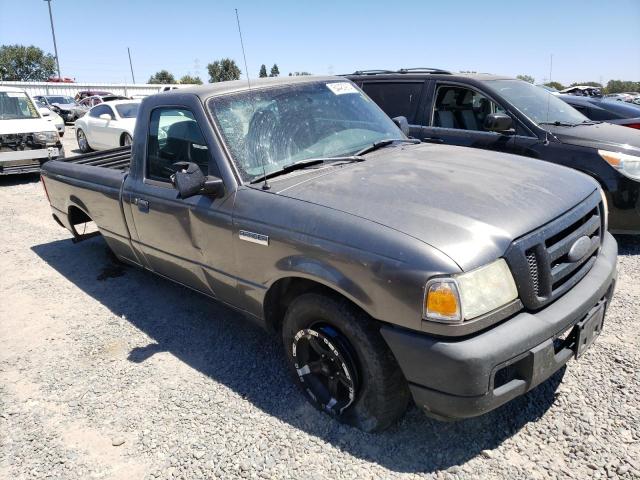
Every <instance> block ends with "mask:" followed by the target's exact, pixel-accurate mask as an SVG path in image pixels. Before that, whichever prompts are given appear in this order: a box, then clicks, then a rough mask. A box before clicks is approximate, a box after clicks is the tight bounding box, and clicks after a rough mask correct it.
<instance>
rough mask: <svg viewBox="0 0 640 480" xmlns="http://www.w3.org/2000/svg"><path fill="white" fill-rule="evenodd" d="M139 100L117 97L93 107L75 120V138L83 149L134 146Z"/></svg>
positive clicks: (87, 150)
mask: <svg viewBox="0 0 640 480" xmlns="http://www.w3.org/2000/svg"><path fill="white" fill-rule="evenodd" d="M139 106H140V102H139V101H135V100H116V101H112V102H107V103H101V104H99V105H97V106H95V107H93V108H92V109H91V110H89V112H88V113H87V114H86V115H85V116H83V117H82V118H80V119H78V120H77V121H76V139H77V140H78V147H79V148H80V151H81V152H84V153H87V152H90V151H91V150H107V149H109V148H115V147H119V146H123V145H131V139H132V138H133V131H134V129H135V126H136V115H137V114H138V107H139Z"/></svg>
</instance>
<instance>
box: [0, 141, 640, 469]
mask: <svg viewBox="0 0 640 480" xmlns="http://www.w3.org/2000/svg"><path fill="white" fill-rule="evenodd" d="M67 138H68V140H67V143H68V144H71V143H72V142H73V133H71V134H70V135H69V134H68V135H67V137H66V138H65V140H66V139H67ZM74 148H76V147H75V146H72V147H71V148H70V147H69V146H68V147H67V152H68V153H71V150H72V149H74ZM619 241H620V253H621V255H620V260H619V266H620V278H619V285H618V290H617V292H616V295H615V298H614V301H613V303H612V304H611V306H610V309H609V312H608V316H607V319H606V323H605V330H604V333H603V334H602V336H601V337H600V338H599V339H598V341H597V342H596V344H595V345H594V346H593V347H592V348H591V349H590V350H589V351H588V352H587V353H586V354H585V355H584V356H583V357H582V358H581V359H580V360H579V361H571V362H570V363H569V364H568V367H567V368H566V371H561V372H559V373H558V374H557V375H556V376H554V377H553V378H552V379H551V380H550V381H548V382H546V383H544V384H543V385H542V386H540V387H538V388H537V389H535V390H534V391H533V392H531V393H529V394H528V395H526V396H524V397H522V398H519V399H517V400H515V401H513V402H511V403H510V404H508V405H506V406H504V407H502V408H500V409H498V410H496V411H494V412H492V413H490V414H487V415H485V416H483V417H480V418H477V419H472V420H467V421H463V422H457V423H439V422H437V421H433V420H430V419H428V418H427V417H425V416H424V415H423V414H422V413H421V412H420V411H419V410H417V409H416V408H412V409H411V410H410V411H409V412H408V413H407V415H406V416H405V417H404V418H403V419H402V421H401V422H400V423H399V424H397V425H396V426H394V427H393V428H391V429H390V430H388V431H386V432H384V433H382V434H376V435H371V434H365V433H362V432H360V431H358V430H355V429H352V428H349V427H345V426H341V425H339V424H337V423H335V422H333V421H331V420H329V419H328V418H327V417H326V416H324V415H322V414H320V413H318V412H316V411H315V410H314V409H313V408H311V407H310V406H309V405H308V404H307V403H306V402H305V401H304V399H303V398H302V396H301V395H300V394H299V393H298V392H297V391H296V389H295V388H294V386H293V385H292V384H291V382H290V380H289V377H288V375H287V374H286V372H285V369H284V357H283V355H282V352H281V348H280V346H279V345H278V343H277V339H276V338H273V337H271V336H269V335H266V334H265V333H263V331H262V330H260V329H259V328H257V327H255V326H253V325H252V324H251V323H248V322H247V321H245V320H244V319H243V318H242V317H240V316H239V315H238V314H236V313H234V312H232V311H230V310H228V309H226V308H225V307H223V306H221V305H217V304H215V303H213V302H211V301H209V300H207V299H206V298H204V297H201V296H199V295H197V294H195V293H193V292H191V291H189V290H186V289H184V288H181V287H178V286H176V285H174V284H171V283H169V282H167V281H165V280H162V279H160V278H156V277H155V276H153V275H152V274H149V273H145V272H142V271H138V270H135V269H133V268H129V267H122V266H120V265H118V264H115V263H113V261H112V260H111V258H110V256H109V255H108V253H107V250H106V247H105V244H104V242H103V241H102V239H101V238H95V239H92V240H89V241H86V242H83V243H80V244H78V245H73V244H72V243H71V241H70V235H69V234H68V233H67V232H66V231H65V230H63V229H62V228H60V227H59V226H57V225H56V224H55V223H54V222H53V220H52V219H51V216H50V212H49V207H48V204H47V201H46V199H45V196H44V192H43V190H42V186H41V185H40V184H39V183H38V178H37V176H35V177H11V178H2V179H0V345H1V348H0V478H2V479H16V480H19V479H31V478H53V479H94V478H95V479H143V478H144V479H153V478H159V479H171V478H183V479H197V478H237V477H241V478H308V479H316V478H317V479H324V478H326V479H335V478H353V479H356V478H357V479H360V478H385V479H386V478H414V477H435V478H477V477H482V478H509V479H512V478H523V479H525V478H526V479H532V478H533V479H536V478H541V479H542V478H545V479H546V478H601V479H604V478H640V368H639V367H640V328H639V324H638V322H639V320H640V319H639V317H640V240H638V239H633V238H619Z"/></svg>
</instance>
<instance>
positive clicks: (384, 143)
mask: <svg viewBox="0 0 640 480" xmlns="http://www.w3.org/2000/svg"><path fill="white" fill-rule="evenodd" d="M393 142H404V143H420V140H418V139H417V138H388V139H386V140H380V141H378V142H374V143H372V144H371V145H369V146H368V147H364V148H363V149H362V150H359V151H357V152H356V153H355V154H356V155H364V154H365V153H369V152H373V151H375V150H379V149H381V148H384V147H386V146H388V145H391V144H392V143H393Z"/></svg>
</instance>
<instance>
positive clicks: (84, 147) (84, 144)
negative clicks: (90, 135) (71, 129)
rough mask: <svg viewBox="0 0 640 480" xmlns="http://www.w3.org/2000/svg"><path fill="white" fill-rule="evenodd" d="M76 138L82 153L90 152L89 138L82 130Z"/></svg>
mask: <svg viewBox="0 0 640 480" xmlns="http://www.w3.org/2000/svg"><path fill="white" fill-rule="evenodd" d="M76 138H77V140H78V147H80V151H81V152H88V151H89V142H88V141H87V136H86V135H85V134H84V132H83V131H82V130H78V131H77V132H76Z"/></svg>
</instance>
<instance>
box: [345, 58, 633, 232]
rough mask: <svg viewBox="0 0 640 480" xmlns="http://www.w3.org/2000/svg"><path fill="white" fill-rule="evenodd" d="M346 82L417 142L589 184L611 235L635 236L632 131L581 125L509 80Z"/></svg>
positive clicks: (433, 76)
mask: <svg viewBox="0 0 640 480" xmlns="http://www.w3.org/2000/svg"><path fill="white" fill-rule="evenodd" d="M346 76H347V77H348V78H349V79H351V80H352V81H353V82H355V83H356V84H357V85H358V86H360V87H361V88H362V89H363V90H364V92H365V93H366V94H367V95H369V97H371V98H372V99H373V100H374V101H375V102H376V103H377V104H378V105H379V106H380V107H381V108H382V109H383V110H384V111H385V112H386V113H387V115H389V116H390V117H392V118H395V117H406V122H405V121H404V119H403V118H395V120H396V123H398V124H399V125H401V126H402V125H404V127H405V130H406V131H407V133H408V134H409V135H411V136H413V137H415V138H419V139H420V140H422V141H424V142H433V143H445V144H449V145H461V146H465V147H475V148H483V149H488V150H496V151H500V152H507V153H513V154H517V155H524V156H527V157H533V158H539V159H541V160H547V161H550V162H554V163H558V164H561V165H565V166H567V167H572V168H575V169H577V170H580V171H581V172H584V173H586V174H588V175H590V176H592V177H594V178H595V179H597V180H598V182H599V183H600V184H601V185H602V187H603V188H604V190H605V191H606V193H607V198H608V201H609V208H610V212H611V216H610V229H611V231H613V232H616V233H635V234H638V233H640V131H636V130H634V129H631V128H624V127H620V126H618V125H611V124H608V123H602V122H595V121H592V120H589V119H588V118H587V117H585V116H584V115H583V114H581V113H580V112H578V111H577V110H575V109H574V108H572V107H571V106H569V105H568V104H566V103H565V102H563V101H562V100H560V99H559V98H558V97H557V96H555V95H552V94H551V93H549V92H548V91H546V90H545V89H543V88H540V87H536V86H534V85H531V84H529V83H527V82H524V81H521V80H516V79H513V78H509V77H502V76H496V75H488V74H475V73H474V74H465V73H455V74H454V73H451V72H448V71H446V70H440V69H432V68H414V69H402V70H398V71H390V70H367V71H358V72H355V73H353V74H352V75H346ZM407 123H408V124H407Z"/></svg>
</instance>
